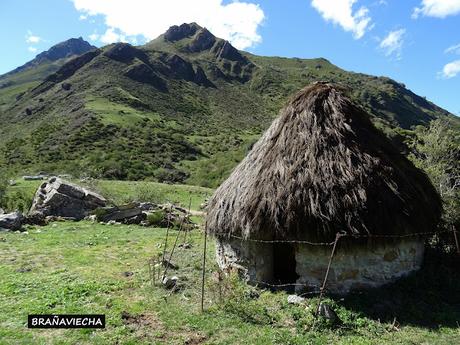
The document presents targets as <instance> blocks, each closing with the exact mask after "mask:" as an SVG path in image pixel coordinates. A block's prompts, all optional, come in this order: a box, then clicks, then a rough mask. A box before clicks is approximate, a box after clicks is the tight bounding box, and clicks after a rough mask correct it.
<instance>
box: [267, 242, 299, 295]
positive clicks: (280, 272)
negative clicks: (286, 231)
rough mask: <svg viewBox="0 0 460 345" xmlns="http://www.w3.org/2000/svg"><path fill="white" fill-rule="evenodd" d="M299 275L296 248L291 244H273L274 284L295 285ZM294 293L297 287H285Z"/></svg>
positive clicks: (284, 288)
mask: <svg viewBox="0 0 460 345" xmlns="http://www.w3.org/2000/svg"><path fill="white" fill-rule="evenodd" d="M298 278H299V275H298V274H297V272H296V260H295V247H294V245H293V244H291V243H279V242H277V243H274V244H273V282H274V284H275V285H277V284H294V283H295V282H296V281H297V279H298ZM283 290H288V291H294V290H295V286H294V285H292V286H287V287H283Z"/></svg>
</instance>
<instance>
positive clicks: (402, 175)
mask: <svg viewBox="0 0 460 345" xmlns="http://www.w3.org/2000/svg"><path fill="white" fill-rule="evenodd" d="M440 212H441V202H440V198H439V196H438V194H437V193H436V190H435V189H434V187H433V186H432V184H431V183H430V181H429V179H428V178H427V176H426V175H425V174H424V173H423V172H422V171H420V170H419V169H417V168H416V167H415V166H414V165H413V164H412V163H411V162H410V161H409V160H408V159H407V158H406V157H404V156H403V155H402V154H400V153H399V152H398V150H397V149H396V148H395V147H394V146H393V144H392V143H391V142H390V141H389V140H388V139H387V137H386V136H385V135H384V134H382V133H381V132H380V131H379V130H377V129H376V128H375V127H374V126H373V124H372V123H371V121H370V116H369V115H368V114H367V113H366V112H365V111H364V110H363V109H361V108H360V107H358V106H356V105H355V104H353V102H352V101H351V100H350V99H349V98H347V97H346V96H345V92H344V90H343V89H341V88H340V87H338V86H334V85H331V84H328V83H315V84H313V85H311V86H309V87H306V88H305V89H303V90H301V91H300V92H299V93H298V94H297V95H295V96H294V97H293V98H292V99H291V101H290V102H289V103H288V105H287V106H286V107H285V108H284V109H283V110H282V111H281V114H280V116H279V117H278V118H277V119H276V120H275V121H274V122H273V123H272V125H271V126H270V128H269V129H268V130H267V131H266V132H265V134H264V135H263V136H262V137H261V139H260V140H259V141H258V142H257V143H256V144H255V145H254V147H253V149H252V150H251V151H250V152H249V154H248V155H247V157H246V158H245V159H244V160H243V161H242V162H241V163H240V164H239V165H238V166H237V167H236V168H235V170H234V171H233V173H232V174H231V175H230V177H229V178H228V179H227V180H226V181H225V182H224V183H223V184H222V185H221V186H220V187H219V188H218V189H217V191H216V192H215V194H214V196H213V198H212V199H211V200H210V203H209V206H208V215H207V230H208V231H209V232H211V233H213V234H214V235H215V236H216V237H217V238H218V239H219V241H220V243H221V244H222V245H224V244H227V245H229V244H231V243H233V244H232V246H233V247H232V248H233V249H235V246H237V247H238V248H237V249H238V250H236V252H235V251H233V252H232V254H231V255H230V256H234V257H237V258H234V261H239V262H243V264H242V266H245V265H246V266H248V265H249V264H250V262H249V264H248V263H247V262H248V258H244V260H243V258H241V257H240V258H238V256H244V255H243V254H241V253H240V254H238V253H237V252H241V251H244V250H242V248H241V246H242V245H243V246H244V243H243V242H244V241H241V240H239V243H240V244H239V245H237V244H236V243H237V242H238V241H237V240H235V239H236V238H237V237H241V238H244V239H246V240H248V241H250V240H255V239H258V240H261V239H262V240H309V241H315V242H330V241H333V240H334V238H335V235H336V233H337V232H346V233H347V234H350V235H354V236H369V235H379V236H380V235H396V236H398V235H408V234H415V233H420V232H430V231H433V230H435V228H436V225H437V223H438V221H439V218H440ZM409 238H411V237H409ZM414 238H415V237H414ZM235 241H237V242H235ZM419 241H420V240H419ZM358 242H360V243H361V244H362V240H361V241H357V242H356V243H358ZM366 242H368V241H366ZM387 242H388V241H387ZM393 242H395V241H393ZM396 242H398V243H399V242H400V241H399V240H396ZM251 243H252V244H251V245H252V247H251V248H252V249H250V250H249V249H248V248H246V249H247V251H249V252H254V250H255V251H258V249H254V248H255V247H254V246H255V244H254V243H257V242H251ZM368 243H369V242H368ZM247 246H250V244H249V242H248V244H247V245H246V247H247ZM380 246H381V245H380ZM395 246H396V244H395ZM298 247H299V246H297V247H296V248H297V249H298ZM224 249H225V248H224ZM224 249H222V247H220V248H219V250H220V251H221V252H222V251H223V250H224ZM227 249H228V248H227ZM297 249H295V248H294V249H293V251H294V252H295V253H296V255H297V253H298V250H297ZM398 250H400V248H399V249H398ZM271 251H273V249H267V250H265V252H266V253H265V254H263V255H262V254H260V253H259V254H260V255H262V256H265V257H266V260H265V261H267V260H268V261H270V260H271V261H273V260H272V259H267V256H268V255H269V254H270V252H271ZM275 252H276V250H275ZM227 254H228V253H227ZM248 255H249V254H248ZM275 255H276V253H275ZM223 259H224V258H223V257H222V255H221V260H220V261H221V262H220V263H222V265H224V263H223V261H225V260H223ZM227 259H228V255H227ZM232 260H233V259H232ZM227 261H228V260H227ZM249 261H250V260H249ZM297 261H298V260H297ZM244 262H246V264H244ZM259 264H260V263H259ZM297 266H298V263H297ZM256 271H257V270H256ZM256 271H255V272H256ZM254 274H255V275H257V274H256V273H254ZM297 274H299V272H297ZM264 276H266V274H265V275H264Z"/></svg>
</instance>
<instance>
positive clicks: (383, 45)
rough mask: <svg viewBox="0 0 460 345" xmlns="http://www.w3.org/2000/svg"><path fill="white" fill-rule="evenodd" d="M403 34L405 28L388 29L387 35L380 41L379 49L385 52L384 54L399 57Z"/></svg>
mask: <svg viewBox="0 0 460 345" xmlns="http://www.w3.org/2000/svg"><path fill="white" fill-rule="evenodd" d="M405 34H406V29H399V30H394V31H390V32H389V33H388V35H387V36H386V37H385V38H384V39H383V40H382V41H380V44H379V47H380V49H382V50H383V51H384V52H385V55H386V56H391V55H394V56H395V57H396V59H398V60H399V59H401V53H402V47H403V44H404V35H405Z"/></svg>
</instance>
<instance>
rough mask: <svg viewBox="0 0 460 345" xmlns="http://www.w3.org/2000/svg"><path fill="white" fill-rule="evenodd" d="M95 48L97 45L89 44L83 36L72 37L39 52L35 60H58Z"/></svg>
mask: <svg viewBox="0 0 460 345" xmlns="http://www.w3.org/2000/svg"><path fill="white" fill-rule="evenodd" d="M93 49H96V47H95V46H93V45H91V44H89V43H88V42H87V41H85V40H84V39H83V38H82V37H78V38H70V39H68V40H67V41H64V42H61V43H58V44H56V45H54V46H52V47H51V48H50V49H48V50H46V51H44V52H42V53H40V54H38V55H37V56H36V57H35V59H34V60H36V61H37V62H39V61H41V60H44V59H47V60H50V61H56V60H59V59H62V58H66V57H70V56H73V55H81V54H83V53H86V52H88V51H90V50H93Z"/></svg>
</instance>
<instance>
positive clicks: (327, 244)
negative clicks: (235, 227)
mask: <svg viewBox="0 0 460 345" xmlns="http://www.w3.org/2000/svg"><path fill="white" fill-rule="evenodd" d="M443 233H460V232H459V231H458V230H441V231H426V232H417V233H411V234H402V235H379V234H370V235H354V234H347V233H342V234H341V237H348V238H354V239H359V238H408V237H419V236H427V235H436V234H443ZM227 236H228V237H230V238H235V239H238V240H241V241H247V242H257V243H298V244H308V245H312V246H333V245H334V243H335V241H332V242H312V241H306V240H261V239H255V238H244V237H242V236H237V235H232V234H230V235H227Z"/></svg>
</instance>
